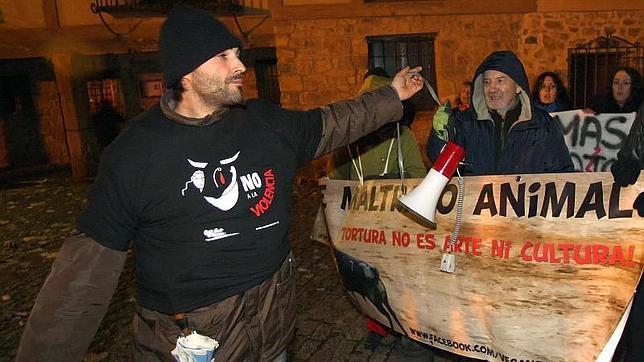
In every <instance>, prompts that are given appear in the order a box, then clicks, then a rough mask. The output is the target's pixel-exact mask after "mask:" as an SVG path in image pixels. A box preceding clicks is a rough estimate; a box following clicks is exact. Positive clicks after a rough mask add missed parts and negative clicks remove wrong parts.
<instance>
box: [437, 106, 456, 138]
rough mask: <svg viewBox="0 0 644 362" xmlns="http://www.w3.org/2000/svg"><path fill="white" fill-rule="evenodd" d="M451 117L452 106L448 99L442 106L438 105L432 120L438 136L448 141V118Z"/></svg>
mask: <svg viewBox="0 0 644 362" xmlns="http://www.w3.org/2000/svg"><path fill="white" fill-rule="evenodd" d="M450 117H452V107H451V105H450V104H449V101H446V102H445V103H444V104H443V105H442V106H440V107H438V109H437V110H436V113H434V119H433V121H432V127H433V129H434V131H435V132H436V134H437V135H438V137H439V138H440V139H442V140H443V141H448V138H449V137H448V136H449V135H448V127H447V126H448V123H449V119H450Z"/></svg>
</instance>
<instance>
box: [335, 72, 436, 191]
mask: <svg viewBox="0 0 644 362" xmlns="http://www.w3.org/2000/svg"><path fill="white" fill-rule="evenodd" d="M389 84H391V78H390V77H389V75H388V74H387V73H386V72H385V70H384V69H382V68H374V69H372V70H369V71H368V72H367V74H366V75H365V77H364V82H363V84H362V87H361V88H360V90H359V91H358V95H361V94H363V93H365V92H369V91H373V90H376V89H378V88H381V87H385V86H388V85H389ZM403 105H404V106H403V107H404V110H403V118H402V119H401V120H400V122H399V124H400V140H398V139H397V130H396V123H388V124H386V125H384V126H382V127H380V128H379V129H378V130H376V131H374V132H371V133H369V134H368V135H366V136H364V137H362V138H360V139H359V140H358V141H356V142H353V143H351V144H350V145H347V146H346V147H343V148H340V149H337V150H336V151H334V152H333V153H332V154H331V156H330V157H329V161H328V163H327V167H326V169H327V175H328V176H329V178H331V179H339V180H362V181H364V180H368V179H374V178H388V179H391V178H400V175H401V173H400V164H399V160H398V143H399V142H400V147H401V150H402V155H403V162H402V163H403V170H404V176H405V178H410V177H411V178H422V177H425V175H426V174H427V168H426V167H425V165H424V163H423V160H422V156H421V154H420V150H419V149H418V144H417V143H416V137H415V136H414V132H413V131H412V130H411V129H410V128H409V126H410V125H411V122H412V121H413V119H414V114H415V112H414V110H413V107H412V105H411V104H405V103H403Z"/></svg>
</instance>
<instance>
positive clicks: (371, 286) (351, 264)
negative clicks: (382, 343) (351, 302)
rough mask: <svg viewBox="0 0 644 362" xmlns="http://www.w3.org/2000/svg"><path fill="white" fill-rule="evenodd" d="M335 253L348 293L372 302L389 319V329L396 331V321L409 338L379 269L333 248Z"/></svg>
mask: <svg viewBox="0 0 644 362" xmlns="http://www.w3.org/2000/svg"><path fill="white" fill-rule="evenodd" d="M333 251H334V253H335V260H336V263H337V266H338V271H339V272H340V277H341V278H342V284H344V288H345V289H346V290H347V291H348V292H353V293H356V294H359V295H361V296H362V297H363V298H364V299H365V300H368V301H370V302H371V303H372V304H373V306H374V307H376V309H378V311H380V313H382V315H384V316H385V317H386V318H387V321H388V322H389V328H391V329H392V330H395V328H394V323H393V322H394V321H395V322H396V324H398V326H399V327H400V329H401V330H402V332H403V333H404V334H405V336H407V331H405V328H404V327H403V326H402V324H400V321H399V320H398V317H396V313H394V311H393V309H391V306H390V305H389V301H388V300H387V290H386V289H385V285H384V284H383V283H382V281H381V280H380V274H379V273H378V269H376V268H375V267H374V266H372V265H370V264H368V263H366V262H364V261H361V260H358V259H356V258H354V257H352V256H350V255H347V254H345V253H343V252H341V251H339V250H337V249H335V248H333ZM353 293H349V295H351V296H352V297H353V298H356V297H355V295H354V294H353Z"/></svg>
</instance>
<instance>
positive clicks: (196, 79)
mask: <svg viewBox="0 0 644 362" xmlns="http://www.w3.org/2000/svg"><path fill="white" fill-rule="evenodd" d="M240 44H241V43H240V41H239V40H238V39H237V38H236V37H235V36H234V35H232V34H231V33H230V32H229V31H228V30H227V29H226V28H225V27H224V26H223V25H222V24H221V23H219V22H218V21H217V20H215V19H214V18H212V17H211V16H210V15H209V14H208V13H206V12H204V11H200V10H193V9H180V10H177V11H174V12H173V13H171V14H170V16H169V17H168V19H167V20H166V22H165V23H164V25H163V28H162V30H161V38H160V42H159V45H160V55H161V61H162V65H163V70H164V78H165V82H166V85H167V86H168V88H169V90H168V92H167V93H166V94H164V96H163V97H162V99H161V101H160V103H159V105H157V106H154V107H152V108H151V109H150V110H148V111H146V112H145V113H143V114H141V115H140V116H139V117H137V119H135V120H134V121H133V122H132V124H131V126H130V127H129V128H128V129H127V130H126V131H125V132H123V133H122V134H121V135H120V136H119V137H118V138H117V139H116V140H115V141H114V142H113V143H112V144H111V145H110V146H109V147H108V148H107V149H106V150H105V152H104V154H103V156H102V160H101V166H100V169H99V174H98V177H97V179H96V182H95V184H94V186H93V188H92V191H91V194H90V196H89V202H88V205H87V208H86V209H85V210H84V211H83V212H82V214H81V215H80V217H79V219H78V223H77V231H74V232H73V234H72V235H71V236H70V237H69V238H68V239H67V240H66V241H65V242H64V244H63V246H62V248H61V250H60V252H59V254H58V257H57V258H56V261H55V262H54V265H53V266H52V270H51V273H50V275H49V277H48V278H47V280H46V281H45V284H44V285H43V287H42V289H41V291H40V294H39V295H38V298H37V300H36V303H35V305H34V307H33V309H32V311H31V315H30V318H29V321H28V323H27V325H26V327H25V331H24V333H23V336H22V339H21V341H20V346H19V349H18V356H17V360H18V361H44V360H47V361H60V360H64V361H80V360H82V359H83V357H84V355H85V353H86V351H87V348H88V346H89V344H90V342H91V341H92V339H93V336H94V333H95V332H96V330H97V328H98V325H99V323H100V321H101V319H102V318H103V315H104V314H105V311H106V309H107V306H108V304H109V300H110V298H111V296H112V294H113V292H114V289H115V287H116V285H117V281H118V277H119V274H120V273H121V270H122V267H123V263H124V261H125V259H126V254H127V250H128V248H129V246H130V245H132V248H133V251H134V263H135V271H136V277H137V287H138V297H137V310H136V313H135V316H134V322H133V327H134V338H133V344H132V358H133V359H135V360H144V361H166V360H167V361H173V360H174V358H173V356H172V355H171V351H172V350H173V349H174V348H175V342H176V341H177V338H178V335H180V334H184V335H187V334H189V333H190V332H191V331H195V332H197V333H199V334H201V335H204V336H208V337H210V338H212V339H215V340H216V341H218V343H219V347H218V349H217V350H216V358H217V360H218V361H242V360H244V361H246V360H250V361H259V360H261V361H283V360H286V346H287V344H288V342H289V340H290V338H291V337H292V335H293V332H294V328H295V295H294V290H293V285H292V284H293V282H292V273H293V271H294V270H295V268H294V266H293V256H292V253H291V250H290V246H289V242H288V240H287V232H288V228H289V223H290V214H291V192H292V181H293V177H294V175H295V172H296V169H297V168H298V167H300V166H301V165H303V164H304V163H306V162H308V161H310V160H312V159H313V158H315V157H318V156H320V155H322V154H324V153H326V152H329V151H331V150H333V149H335V148H337V147H340V146H344V145H346V144H349V143H350V142H353V141H355V140H357V139H358V138H360V137H361V136H362V135H364V134H366V133H369V132H370V131H373V130H375V129H377V128H379V127H380V126H382V125H383V124H385V123H387V122H392V121H395V120H398V119H400V118H401V117H402V112H403V107H402V105H401V100H405V99H408V98H409V97H411V96H412V95H413V94H415V93H416V92H418V91H419V90H420V89H421V88H422V85H423V80H422V78H421V77H420V76H418V75H415V76H413V77H410V76H409V74H408V73H409V72H410V71H419V70H420V68H416V69H411V70H410V69H409V68H405V69H403V70H402V71H401V72H399V73H398V74H397V75H396V77H395V78H394V80H393V81H392V84H391V86H387V87H383V88H380V89H378V90H375V91H373V92H367V93H365V94H363V95H361V96H360V97H358V98H356V99H353V100H348V101H342V102H336V103H333V104H330V105H327V106H324V107H320V108H316V109H312V110H309V111H287V110H284V109H282V108H280V107H278V106H275V105H273V104H271V103H270V102H265V101H259V100H251V101H248V102H244V99H243V97H242V93H241V87H242V85H243V73H244V72H245V70H246V68H245V67H244V64H242V62H241V61H240V59H239V47H240Z"/></svg>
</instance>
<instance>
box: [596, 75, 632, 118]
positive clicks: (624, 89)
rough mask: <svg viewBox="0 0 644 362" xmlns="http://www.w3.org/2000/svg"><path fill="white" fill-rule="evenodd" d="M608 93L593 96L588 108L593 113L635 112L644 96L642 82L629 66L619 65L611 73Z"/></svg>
mask: <svg viewBox="0 0 644 362" xmlns="http://www.w3.org/2000/svg"><path fill="white" fill-rule="evenodd" d="M609 79H610V84H609V85H608V93H607V94H603V95H599V96H595V97H594V98H593V99H592V101H591V102H590V106H589V108H590V109H591V110H592V111H593V112H595V113H631V112H636V111H637V109H638V108H639V106H640V104H641V103H642V99H643V98H644V82H643V81H642V76H641V75H640V73H639V72H638V71H637V70H635V69H634V68H631V67H619V68H617V69H615V71H614V72H613V74H611V77H610V78H609Z"/></svg>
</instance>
